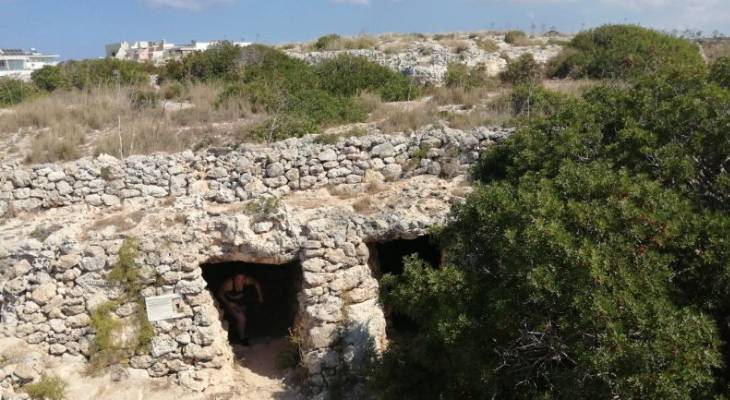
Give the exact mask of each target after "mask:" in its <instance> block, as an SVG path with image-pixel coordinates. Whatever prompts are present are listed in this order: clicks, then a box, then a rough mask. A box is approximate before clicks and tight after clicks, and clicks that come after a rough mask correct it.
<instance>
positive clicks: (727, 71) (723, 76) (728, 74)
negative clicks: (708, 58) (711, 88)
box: [710, 57, 730, 89]
mask: <svg viewBox="0 0 730 400" xmlns="http://www.w3.org/2000/svg"><path fill="white" fill-rule="evenodd" d="M710 80H711V81H713V82H715V83H717V84H718V85H720V86H722V87H724V88H726V89H730V57H720V58H718V59H717V60H715V62H713V63H712V65H711V66H710Z"/></svg>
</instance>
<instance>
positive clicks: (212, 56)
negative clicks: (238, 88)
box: [160, 42, 242, 82]
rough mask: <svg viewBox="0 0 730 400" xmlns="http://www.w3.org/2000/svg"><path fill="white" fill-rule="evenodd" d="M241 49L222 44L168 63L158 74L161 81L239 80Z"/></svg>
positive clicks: (227, 43) (232, 45) (228, 43)
mask: <svg viewBox="0 0 730 400" xmlns="http://www.w3.org/2000/svg"><path fill="white" fill-rule="evenodd" d="M241 52H242V48H241V47H238V46H236V45H234V44H231V43H230V42H222V43H220V44H218V45H215V46H212V47H211V48H209V49H208V50H206V51H202V52H196V53H193V54H190V55H188V56H186V57H185V58H183V59H182V60H177V61H170V62H168V63H167V64H166V65H165V67H164V69H163V70H162V72H161V74H160V78H161V80H162V81H165V80H176V81H186V80H192V81H200V82H210V81H216V80H226V81H233V80H236V79H239V78H240V68H239V62H240V58H241Z"/></svg>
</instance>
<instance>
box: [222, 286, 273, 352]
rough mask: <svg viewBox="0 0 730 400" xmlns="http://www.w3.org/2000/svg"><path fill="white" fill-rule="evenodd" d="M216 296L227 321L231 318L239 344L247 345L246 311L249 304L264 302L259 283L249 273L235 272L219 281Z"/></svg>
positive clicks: (248, 308)
mask: <svg viewBox="0 0 730 400" xmlns="http://www.w3.org/2000/svg"><path fill="white" fill-rule="evenodd" d="M216 297H217V298H218V301H219V302H220V303H221V305H222V306H223V309H224V311H225V313H226V314H228V317H229V321H230V320H231V319H232V320H233V321H232V322H234V324H235V329H236V335H237V336H238V339H239V340H240V341H241V344H242V345H244V346H248V345H249V342H248V339H247V338H246V312H247V311H249V310H250V307H251V306H253V305H256V304H261V303H263V302H264V294H263V291H262V290H261V284H260V283H259V282H258V281H257V280H256V279H255V278H253V277H251V276H249V275H245V274H237V275H234V276H232V277H230V278H227V279H225V280H224V281H223V283H221V286H220V287H219V288H218V291H217V292H216Z"/></svg>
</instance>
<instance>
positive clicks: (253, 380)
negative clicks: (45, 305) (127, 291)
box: [0, 338, 305, 400]
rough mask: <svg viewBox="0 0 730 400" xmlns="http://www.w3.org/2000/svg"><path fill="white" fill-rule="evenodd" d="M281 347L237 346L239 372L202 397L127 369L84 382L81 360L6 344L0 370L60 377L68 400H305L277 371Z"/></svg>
mask: <svg viewBox="0 0 730 400" xmlns="http://www.w3.org/2000/svg"><path fill="white" fill-rule="evenodd" d="M283 345H285V342H284V340H283V339H279V340H261V341H258V342H254V343H252V346H251V347H248V348H242V347H238V346H236V347H235V348H234V349H235V351H236V354H237V355H238V356H240V357H239V359H238V364H239V366H237V367H235V368H234V370H233V374H232V376H231V375H228V374H226V373H221V376H213V377H212V381H213V383H214V385H213V386H212V387H211V388H209V389H208V390H206V392H205V393H192V392H190V391H187V390H185V389H183V388H182V387H180V386H177V385H174V384H171V383H170V381H169V380H168V379H166V378H158V379H152V378H150V377H149V376H148V375H147V372H146V371H143V370H133V369H127V370H125V373H124V374H123V375H122V377H121V379H117V380H115V379H113V378H112V377H113V375H114V374H111V373H107V374H105V375H102V376H88V374H86V372H85V370H86V362H85V360H84V359H83V358H81V357H68V356H66V357H63V358H54V357H50V356H48V355H47V354H46V353H45V352H42V351H40V349H38V348H35V346H30V345H28V344H26V343H24V342H23V341H21V340H18V339H10V338H0V355H2V356H3V357H5V360H6V361H5V362H4V365H3V368H0V369H1V370H3V371H5V370H13V369H14V368H15V367H16V366H18V365H21V364H32V365H34V366H35V368H36V369H38V370H40V371H41V372H42V373H45V374H49V375H55V376H58V377H60V378H61V379H63V381H65V382H66V383H67V384H68V386H67V387H66V400H146V399H154V400H303V399H305V397H304V396H302V395H301V394H300V393H299V392H298V390H296V389H295V388H293V387H292V386H291V385H290V384H289V383H288V382H290V381H291V380H292V379H291V378H292V372H289V373H288V374H287V373H282V372H280V371H279V370H278V369H277V367H276V355H277V354H278V352H279V350H280V349H281V348H282V346H283ZM1 394H2V388H0V395H1Z"/></svg>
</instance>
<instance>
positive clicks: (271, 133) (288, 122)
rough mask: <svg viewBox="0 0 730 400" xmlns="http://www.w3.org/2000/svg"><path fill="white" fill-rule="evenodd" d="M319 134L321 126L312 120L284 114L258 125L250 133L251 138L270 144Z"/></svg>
mask: <svg viewBox="0 0 730 400" xmlns="http://www.w3.org/2000/svg"><path fill="white" fill-rule="evenodd" d="M317 132H319V125H318V124H317V123H316V122H315V121H313V120H312V119H309V118H306V117H302V116H293V115H289V114H282V115H279V116H278V117H270V118H268V119H267V120H266V121H264V122H262V123H260V124H258V125H256V126H255V127H254V128H253V129H252V130H251V132H250V135H251V137H253V138H255V139H258V140H260V141H265V142H268V143H271V142H275V141H277V140H283V139H286V138H290V137H302V136H304V135H307V134H310V133H317Z"/></svg>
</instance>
